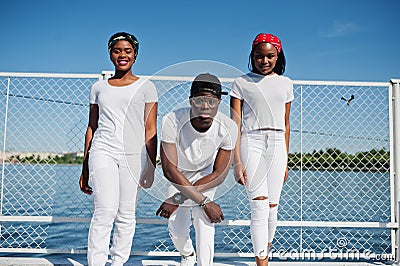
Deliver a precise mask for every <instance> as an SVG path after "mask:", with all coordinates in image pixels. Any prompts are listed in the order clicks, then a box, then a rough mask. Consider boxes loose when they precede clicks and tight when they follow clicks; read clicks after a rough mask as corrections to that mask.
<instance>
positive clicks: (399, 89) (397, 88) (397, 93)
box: [390, 79, 400, 261]
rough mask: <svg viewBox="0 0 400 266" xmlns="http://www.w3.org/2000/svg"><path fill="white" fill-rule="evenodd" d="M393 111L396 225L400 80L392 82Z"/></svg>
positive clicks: (399, 234) (399, 235)
mask: <svg viewBox="0 0 400 266" xmlns="http://www.w3.org/2000/svg"><path fill="white" fill-rule="evenodd" d="M390 82H391V85H392V95H393V98H392V100H393V101H392V111H393V134H392V136H393V166H394V203H395V206H396V208H395V217H396V223H397V224H399V223H400V221H399V217H400V215H399V214H400V138H399V136H400V80H393V79H392V80H391V81H390ZM395 245H396V247H397V250H396V261H400V229H399V228H397V229H396V244H395Z"/></svg>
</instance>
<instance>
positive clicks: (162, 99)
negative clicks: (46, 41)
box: [0, 72, 400, 260]
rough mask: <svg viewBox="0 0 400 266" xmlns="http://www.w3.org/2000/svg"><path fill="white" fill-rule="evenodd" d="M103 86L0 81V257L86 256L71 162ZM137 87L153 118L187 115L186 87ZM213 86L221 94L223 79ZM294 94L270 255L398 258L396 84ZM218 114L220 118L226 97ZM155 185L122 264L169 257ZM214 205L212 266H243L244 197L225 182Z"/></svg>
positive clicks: (301, 85)
mask: <svg viewBox="0 0 400 266" xmlns="http://www.w3.org/2000/svg"><path fill="white" fill-rule="evenodd" d="M106 75H107V72H104V73H102V74H83V75H81V74H47V73H0V121H2V123H1V124H0V134H2V135H0V139H1V140H2V141H3V143H2V145H1V147H2V154H1V160H2V168H1V184H0V186H1V197H0V198H1V206H0V225H1V227H0V230H1V232H0V236H1V238H2V241H1V245H0V252H27V253H60V252H61V253H85V252H86V242H87V240H86V238H87V230H88V224H89V219H90V216H91V211H92V198H91V197H90V196H86V195H84V194H83V193H81V192H80V190H79V188H78V178H79V173H80V169H81V166H80V164H79V160H80V157H79V155H80V153H81V152H82V149H83V141H84V140H83V139H84V132H85V129H86V125H87V115H88V93H89V90H90V86H91V84H92V83H94V82H95V81H96V80H98V79H102V78H103V77H104V76H106ZM142 78H150V79H151V80H152V81H153V82H154V83H155V84H156V86H157V89H158V92H159V114H158V117H159V119H161V117H162V116H163V115H165V114H166V113H167V112H169V111H171V110H172V109H174V108H177V107H179V106H184V105H187V98H188V89H189V86H190V82H191V81H192V79H193V77H167V76H151V77H144V76H143V77H142ZM221 81H222V82H223V86H224V87H225V90H230V86H231V83H232V81H233V79H231V78H223V79H221ZM294 84H295V91H294V92H295V98H296V99H295V101H294V102H293V103H292V111H291V131H292V132H291V144H290V160H289V165H290V177H289V179H288V181H287V182H286V183H285V185H284V190H283V193H282V196H281V202H280V211H279V223H278V225H279V228H278V231H277V234H276V239H275V242H274V244H273V253H272V256H274V257H280V258H288V257H292V258H296V257H299V258H301V256H304V254H306V255H310V254H311V255H310V256H314V257H315V258H324V257H327V258H332V256H343V254H350V255H351V256H358V257H360V258H375V259H379V260H384V259H385V258H394V256H395V254H396V252H398V250H399V248H398V242H399V240H398V239H399V233H398V231H399V230H398V229H399V222H398V218H396V215H398V207H396V206H398V205H397V204H396V202H398V201H399V195H400V193H399V187H400V186H399V174H398V173H400V170H399V169H400V155H399V150H400V149H399V145H400V141H399V139H398V136H400V134H399V133H400V130H399V124H398V123H397V124H396V121H400V120H399V118H400V113H399V112H400V103H399V101H400V89H399V81H398V80H392V81H391V82H388V83H385V82H383V83H382V82H379V83H377V82H340V81H297V80H296V81H294ZM350 95H354V96H355V98H354V100H353V101H352V102H351V103H350V105H347V104H346V101H344V100H342V99H341V98H342V97H343V98H345V99H348V98H349V96H350ZM220 110H221V111H222V112H225V113H229V99H228V97H226V98H224V99H223V101H222V105H221V107H220ZM396 118H397V119H396ZM158 124H159V123H158ZM57 156H58V157H57ZM165 185H166V181H165V178H164V177H163V176H162V173H161V170H160V169H157V175H156V181H155V184H154V186H153V187H152V188H151V189H149V190H148V191H142V193H141V197H140V201H139V205H138V213H137V216H138V225H137V230H136V235H135V240H134V245H133V249H132V254H136V255H150V256H151V255H155V256H175V255H177V253H176V251H175V250H174V248H173V246H172V243H171V241H170V240H169V237H168V233H167V232H166V221H165V220H162V219H160V218H157V217H155V215H154V213H155V210H156V209H157V208H158V205H159V204H160V203H161V201H162V200H163V199H164V197H165V191H164V188H165ZM218 195H219V198H218V199H217V202H218V203H219V204H220V205H221V206H222V208H223V210H224V212H225V214H226V215H225V217H226V218H227V220H226V221H224V222H223V223H221V224H220V225H218V226H217V230H216V256H225V257H235V256H240V257H250V256H253V254H252V247H251V242H250V234H249V209H248V201H247V198H246V193H245V191H244V190H243V188H242V187H239V186H238V185H236V184H235V183H234V182H233V177H232V174H230V175H229V176H228V178H227V180H226V181H225V182H224V184H223V185H222V186H221V187H220V188H219V190H218ZM149 235H151V237H150V238H149ZM143 239H146V241H143ZM396 239H397V240H396ZM397 254H398V253H397ZM397 256H398V255H397ZM397 258H398V257H397ZM344 259H346V258H344ZM350 259H351V258H350Z"/></svg>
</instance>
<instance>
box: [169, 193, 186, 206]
mask: <svg viewBox="0 0 400 266" xmlns="http://www.w3.org/2000/svg"><path fill="white" fill-rule="evenodd" d="M186 199H187V198H186V196H185V195H183V194H182V193H181V192H177V193H175V194H174V195H173V196H172V201H173V202H174V203H175V204H177V205H180V204H182V203H184V202H185V200H186Z"/></svg>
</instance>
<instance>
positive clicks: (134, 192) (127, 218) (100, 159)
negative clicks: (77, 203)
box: [87, 150, 146, 266]
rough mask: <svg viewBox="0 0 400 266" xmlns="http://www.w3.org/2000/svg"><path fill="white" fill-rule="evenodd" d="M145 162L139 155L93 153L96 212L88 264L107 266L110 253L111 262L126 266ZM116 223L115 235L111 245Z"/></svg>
mask: <svg viewBox="0 0 400 266" xmlns="http://www.w3.org/2000/svg"><path fill="white" fill-rule="evenodd" d="M145 158H146V157H144V159H145ZM144 163H145V160H143V156H140V155H138V156H125V155H123V154H121V155H112V154H110V153H107V152H104V151H97V150H96V151H92V152H90V155H89V175H90V178H91V184H92V188H93V195H94V211H93V216H92V220H91V223H90V228H89V236H88V254H87V257H88V265H95V266H100V265H101V266H103V265H105V264H106V261H107V259H108V254H110V255H111V260H112V264H111V265H123V263H125V262H126V261H127V260H128V259H129V255H130V251H131V246H132V239H133V235H134V233H135V226H136V214H135V212H136V203H137V198H138V192H139V186H138V180H139V176H140V173H141V172H142V169H143V166H144V165H145V164H144ZM128 165H129V167H128ZM113 225H114V235H113V238H112V245H111V248H109V243H110V235H111V230H112V228H113Z"/></svg>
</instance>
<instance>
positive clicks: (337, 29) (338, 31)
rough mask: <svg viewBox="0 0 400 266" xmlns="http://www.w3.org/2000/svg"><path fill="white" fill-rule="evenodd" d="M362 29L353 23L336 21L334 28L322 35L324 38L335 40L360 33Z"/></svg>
mask: <svg viewBox="0 0 400 266" xmlns="http://www.w3.org/2000/svg"><path fill="white" fill-rule="evenodd" d="M360 29H361V28H360V27H359V26H358V25H357V24H355V23H353V22H343V21H334V22H333V25H332V27H331V28H330V29H329V30H327V31H325V32H322V33H321V36H322V37H325V38H335V37H342V36H348V35H351V34H353V33H356V32H358V31H360Z"/></svg>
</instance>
